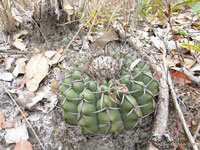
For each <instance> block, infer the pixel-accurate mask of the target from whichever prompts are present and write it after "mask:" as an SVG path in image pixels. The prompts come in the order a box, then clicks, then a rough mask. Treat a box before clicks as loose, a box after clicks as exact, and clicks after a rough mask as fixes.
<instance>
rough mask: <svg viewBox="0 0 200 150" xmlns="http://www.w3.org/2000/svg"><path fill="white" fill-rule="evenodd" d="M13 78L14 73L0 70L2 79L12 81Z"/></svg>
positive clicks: (0, 78)
mask: <svg viewBox="0 0 200 150" xmlns="http://www.w3.org/2000/svg"><path fill="white" fill-rule="evenodd" d="M12 79H13V75H12V73H10V72H4V71H1V70H0V80H4V81H11V80H12Z"/></svg>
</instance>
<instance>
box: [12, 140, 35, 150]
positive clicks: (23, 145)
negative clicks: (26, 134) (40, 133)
mask: <svg viewBox="0 0 200 150" xmlns="http://www.w3.org/2000/svg"><path fill="white" fill-rule="evenodd" d="M14 150H33V146H32V145H31V143H30V142H28V141H26V140H20V141H19V142H18V143H17V144H16V145H15V147H14Z"/></svg>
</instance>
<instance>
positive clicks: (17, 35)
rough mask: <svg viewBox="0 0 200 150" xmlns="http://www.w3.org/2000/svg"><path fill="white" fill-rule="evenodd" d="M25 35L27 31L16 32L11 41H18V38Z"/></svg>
mask: <svg viewBox="0 0 200 150" xmlns="http://www.w3.org/2000/svg"><path fill="white" fill-rule="evenodd" d="M26 34H28V31H27V30H22V31H20V32H18V33H17V34H15V35H14V36H13V40H16V39H18V38H19V37H20V36H22V35H26Z"/></svg>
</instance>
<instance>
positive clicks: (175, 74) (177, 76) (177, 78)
mask: <svg viewBox="0 0 200 150" xmlns="http://www.w3.org/2000/svg"><path fill="white" fill-rule="evenodd" d="M170 73H171V76H172V80H173V81H174V82H175V83H179V84H181V85H184V79H185V83H191V80H190V79H189V77H188V76H187V75H186V74H184V73H182V72H180V71H170ZM183 75H184V77H183Z"/></svg>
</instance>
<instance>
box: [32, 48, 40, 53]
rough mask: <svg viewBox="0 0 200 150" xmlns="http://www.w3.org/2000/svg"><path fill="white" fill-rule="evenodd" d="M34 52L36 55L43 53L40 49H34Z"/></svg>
mask: <svg viewBox="0 0 200 150" xmlns="http://www.w3.org/2000/svg"><path fill="white" fill-rule="evenodd" d="M33 50H34V51H35V53H40V52H41V51H40V50H39V49H38V48H34V49H33Z"/></svg>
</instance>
